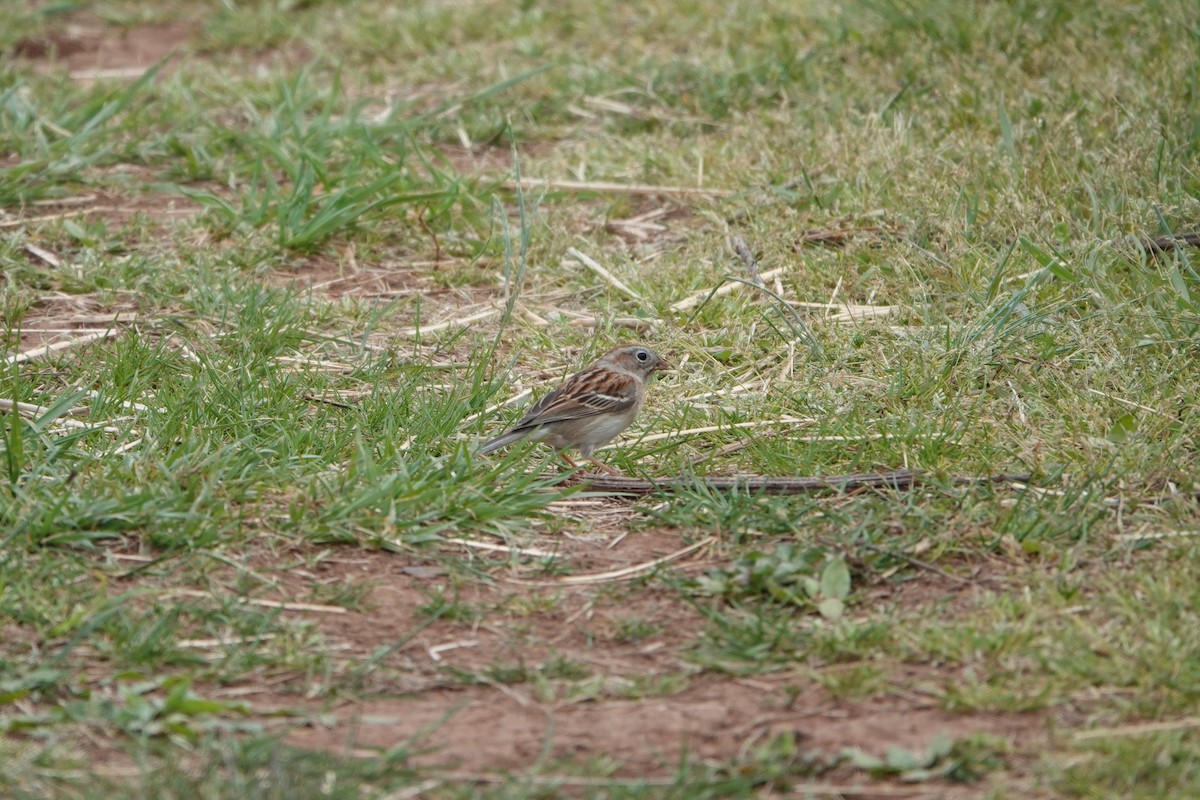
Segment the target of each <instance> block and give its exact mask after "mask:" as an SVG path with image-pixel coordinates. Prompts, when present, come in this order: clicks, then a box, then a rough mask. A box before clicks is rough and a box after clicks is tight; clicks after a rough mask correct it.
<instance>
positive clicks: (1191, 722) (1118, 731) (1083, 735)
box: [1073, 717, 1200, 742]
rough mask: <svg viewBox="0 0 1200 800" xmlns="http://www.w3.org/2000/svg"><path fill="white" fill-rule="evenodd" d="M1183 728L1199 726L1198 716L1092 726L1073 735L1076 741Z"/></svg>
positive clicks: (1199, 719) (1199, 718)
mask: <svg viewBox="0 0 1200 800" xmlns="http://www.w3.org/2000/svg"><path fill="white" fill-rule="evenodd" d="M1183 728H1200V717H1184V718H1183V719H1175V720H1165V721H1163V722H1143V723H1140V724H1137V725H1121V726H1118V727H1116V728H1093V729H1092V730H1090V731H1079V732H1078V733H1076V734H1075V736H1074V737H1073V738H1074V739H1075V741H1077V742H1085V741H1087V740H1088V739H1106V738H1108V737H1110V736H1141V735H1142V734H1145V733H1164V732H1167V731H1177V730H1181V729H1183Z"/></svg>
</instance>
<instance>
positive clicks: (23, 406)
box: [0, 397, 124, 433]
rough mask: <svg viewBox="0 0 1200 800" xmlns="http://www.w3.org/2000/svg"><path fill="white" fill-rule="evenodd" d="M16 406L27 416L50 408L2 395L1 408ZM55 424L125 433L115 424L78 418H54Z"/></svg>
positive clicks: (36, 415) (37, 414) (0, 398)
mask: <svg viewBox="0 0 1200 800" xmlns="http://www.w3.org/2000/svg"><path fill="white" fill-rule="evenodd" d="M13 408H15V409H16V410H17V411H18V412H20V413H22V414H25V415H26V416H31V417H38V416H41V415H42V414H45V413H46V412H47V411H49V410H50V409H49V408H47V407H46V406H38V405H34V404H33V403H22V402H21V401H20V400H8V399H6V398H2V397H0V410H3V411H10V410H12V409H13ZM54 424H55V425H61V426H62V427H64V428H74V429H76V430H92V431H104V432H105V433H124V431H123V430H122V429H120V428H118V427H116V426H114V425H92V424H90V423H87V422H81V421H79V420H77V419H68V418H66V417H60V418H58V419H56V420H54Z"/></svg>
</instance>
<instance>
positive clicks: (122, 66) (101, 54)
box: [15, 12, 196, 80]
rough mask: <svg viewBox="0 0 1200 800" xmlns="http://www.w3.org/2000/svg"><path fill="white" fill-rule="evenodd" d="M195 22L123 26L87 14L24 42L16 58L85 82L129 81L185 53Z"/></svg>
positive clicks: (66, 20)
mask: <svg viewBox="0 0 1200 800" xmlns="http://www.w3.org/2000/svg"><path fill="white" fill-rule="evenodd" d="M195 28H196V26H195V24H194V23H191V22H183V21H180V22H170V23H166V24H162V25H141V26H132V27H123V26H119V25H113V24H112V23H108V22H105V21H104V20H103V19H101V18H100V17H97V16H96V15H94V14H90V13H87V12H81V13H78V14H71V15H69V16H67V17H66V18H65V20H64V21H63V23H62V24H61V25H56V26H54V27H52V28H50V29H48V30H47V31H46V32H45V33H44V34H42V35H40V36H34V37H29V38H26V39H23V40H22V41H20V42H18V43H17V45H16V48H15V50H16V55H17V56H18V57H21V58H24V59H27V60H29V61H32V62H34V63H35V64H36V65H37V66H38V68H39V69H52V68H54V67H56V66H58V67H62V66H65V67H66V68H67V70H68V71H69V72H70V73H71V76H72V77H74V78H78V79H83V80H91V79H95V78H104V77H123V76H125V75H126V73H130V74H133V73H136V72H137V71H139V70H142V69H146V68H148V67H151V66H153V65H154V64H156V63H158V62H159V61H161V60H163V59H164V58H167V57H168V56H170V55H172V54H173V53H179V52H181V51H182V50H184V49H185V48H186V46H187V44H188V42H189V40H190V39H191V36H192V33H193V32H194V31H195Z"/></svg>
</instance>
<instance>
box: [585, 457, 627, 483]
mask: <svg viewBox="0 0 1200 800" xmlns="http://www.w3.org/2000/svg"><path fill="white" fill-rule="evenodd" d="M587 460H588V461H590V462H592V463H593V464H595V465H596V466H597V467H599V468H600V469H602V470H604V471H605V472H607V473H608V474H609V475H616V476H617V477H618V478H624V477H625V476H624V475H622V474H621V473H619V472H617V471H616V470H615V469H613V468H612V467H610V466H609V465H608V464H605V463H604V462H603V461H601V460H600V459H598V458H593V457H592V456H588V457H587Z"/></svg>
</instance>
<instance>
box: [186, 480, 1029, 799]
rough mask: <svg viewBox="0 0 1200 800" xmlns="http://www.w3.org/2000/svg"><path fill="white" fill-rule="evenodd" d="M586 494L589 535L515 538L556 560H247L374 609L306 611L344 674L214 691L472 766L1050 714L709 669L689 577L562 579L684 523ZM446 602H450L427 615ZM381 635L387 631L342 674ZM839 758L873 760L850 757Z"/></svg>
mask: <svg viewBox="0 0 1200 800" xmlns="http://www.w3.org/2000/svg"><path fill="white" fill-rule="evenodd" d="M589 513H592V512H589ZM594 513H596V515H597V521H598V522H599V524H598V525H597V527H596V528H595V529H594V530H592V531H589V533H588V534H586V535H583V536H578V535H572V536H564V535H562V534H546V535H542V536H533V537H530V538H529V539H528V540H527V541H522V542H519V543H516V542H514V543H512V544H513V546H514V547H523V548H526V549H531V548H536V549H538V550H542V551H550V552H556V553H559V554H560V555H561V556H563V559H562V561H563V562H565V563H563V564H561V565H560V566H559V568H558V569H553V568H552V569H551V570H550V571H549V572H547V571H545V568H544V567H539V566H537V565H536V562H531V561H529V560H521V561H512V560H507V559H506V558H505V557H504V556H503V555H499V556H498V555H496V554H495V553H488V552H486V551H475V550H469V552H472V553H476V556H475V558H474V567H475V569H473V570H472V572H473V575H471V576H465V575H464V574H463V573H462V571H461V569H456V567H455V566H454V563H453V562H443V561H442V560H441V557H439V556H438V554H437V553H436V552H424V551H416V552H411V553H385V552H379V551H364V550H355V549H349V548H338V549H335V550H333V551H331V553H327V554H326V555H325V556H324V557H322V558H320V559H319V560H316V561H315V563H311V564H310V565H309V566H307V567H294V566H293V567H289V568H286V569H279V567H278V565H279V564H280V562H287V563H289V564H295V563H296V561H297V558H296V557H297V556H300V557H301V559H303V558H304V557H309V556H313V555H314V552H313V551H312V549H311V548H310V547H309V546H308V545H297V546H285V547H284V548H283V552H274V553H271V554H268V553H266V552H260V553H259V554H257V555H254V556H250V557H249V558H248V562H249V563H250V564H251V565H252V567H253V569H254V570H255V571H256V572H258V573H259V574H263V575H270V576H271V578H272V579H273V580H274V581H275V586H274V588H273V589H272V591H271V592H270V594H269V596H270V597H271V598H274V599H278V600H286V601H295V602H306V601H307V602H311V601H312V600H313V599H314V597H313V594H312V592H313V591H314V588H315V587H321V586H329V585H336V584H339V583H341V584H345V583H352V584H358V585H361V584H368V585H370V586H371V587H372V588H371V590H370V594H369V595H368V597H367V599H366V602H365V606H364V608H363V609H362V610H351V611H348V612H346V613H340V614H319V613H317V614H310V615H308V616H309V618H310V619H311V620H312V621H313V622H314V624H316V625H317V626H318V627H319V629H320V630H321V632H322V633H323V636H324V639H325V641H326V643H327V646H328V647H329V648H330V650H331V652H334V653H336V654H337V659H338V661H339V665H338V666H336V667H335V671H336V672H338V673H339V674H340V675H342V676H343V678H342V679H335V681H334V684H333V685H332V688H333V692H332V693H321V694H318V695H317V696H316V697H306V694H307V695H311V691H309V690H310V689H311V687H309V686H306V685H305V677H304V676H300V675H295V676H293V677H291V678H290V679H289V678H288V677H286V676H280V677H279V678H278V679H273V680H272V683H271V685H270V686H269V687H268V686H258V687H252V686H247V687H244V689H245V691H244V692H243V689H242V688H240V687H236V686H235V687H225V688H223V689H220V690H217V691H216V694H217V695H224V694H226V693H228V692H232V693H233V694H234V695H237V696H243V697H246V699H247V700H249V701H251V702H252V704H253V706H254V707H255V708H256V709H259V710H262V711H264V712H268V711H270V710H271V709H279V708H286V709H290V710H291V711H292V713H299V714H300V715H301V716H302V718H304V719H305V720H306V721H305V722H304V723H302V724H301V725H299V726H298V727H296V728H294V729H293V730H291V732H290V733H289V734H288V735H287V738H286V741H287V742H288V743H290V744H293V745H295V746H298V747H302V748H311V749H319V750H331V751H337V752H344V753H350V754H356V755H366V754H368V753H374V752H380V751H384V750H389V749H392V748H396V747H399V746H404V745H406V744H408V745H410V746H411V748H412V752H413V753H414V755H413V763H414V764H415V765H420V766H424V767H436V768H439V769H457V770H466V771H468V772H471V773H476V772H493V771H522V770H526V769H531V768H535V767H537V766H538V765H539V764H543V763H545V762H546V759H550V760H556V759H563V760H567V761H574V762H583V761H587V760H590V759H597V758H599V759H607V760H611V761H612V763H613V764H614V765H615V768H616V769H617V774H618V775H622V776H643V777H644V776H660V777H663V776H670V775H672V774H674V771H675V770H677V768H678V765H679V763H680V757H681V755H687V756H688V757H689V758H692V759H701V760H704V761H708V762H713V763H730V762H736V761H738V760H741V759H746V758H749V757H751V756H752V754H753V753H754V752H755V750H756V748H759V747H761V746H764V745H766V744H768V743H769V742H770V741H772V740H773V739H775V738H777V737H779V736H785V735H786V736H790V737H793V738H794V739H795V741H796V742H797V745H798V747H800V749H801V750H802V752H804V753H808V754H811V755H812V756H813V758H816V759H818V760H821V759H832V758H833V757H835V756H837V755H838V754H839V753H840V752H841V751H842V750H843V749H845V748H861V749H862V750H864V751H866V752H867V753H870V754H873V755H877V756H879V755H882V754H883V753H884V752H885V751H886V750H887V748H890V747H900V748H904V749H908V750H910V751H913V752H922V751H924V750H925V749H926V748H927V747H928V746H929V744H930V742H931V741H932V740H933V739H934V738H935V737H937V736H938V735H939V734H945V735H949V736H950V737H952V738H955V739H959V738H961V737H965V736H968V735H971V734H977V733H982V734H988V735H991V736H994V737H998V738H1000V739H1003V740H1006V741H1008V742H1010V743H1012V744H1013V746H1014V749H1016V750H1019V751H1021V752H1028V748H1029V747H1030V743H1031V742H1036V741H1043V740H1045V738H1046V736H1047V734H1046V732H1045V724H1046V721H1045V719H1044V718H1043V717H1042V716H1040V715H1036V714H978V713H977V714H953V713H948V712H946V711H944V710H942V708H941V707H940V704H938V703H937V701H936V700H935V699H932V698H930V697H926V696H923V695H921V694H920V693H919V692H915V693H908V692H897V693H887V692H885V693H882V694H879V695H876V696H872V697H869V698H866V699H861V700H846V699H844V698H839V697H835V696H832V695H831V694H830V693H829V692H828V691H826V690H825V689H824V688H822V687H821V686H820V685H819V684H818V683H816V682H815V681H814V680H813V679H812V677H811V674H810V673H809V672H808V671H806V670H805V669H804V668H803V667H797V668H795V669H793V668H780V669H777V670H776V671H772V672H767V673H763V674H757V675H753V676H752V677H746V678H740V677H737V676H734V675H728V674H721V673H716V672H712V671H707V670H703V669H701V668H700V667H698V666H697V665H696V664H695V663H694V662H692V661H690V660H689V657H688V654H689V651H690V649H691V648H692V647H693V646H694V644H695V642H696V641H697V638H698V636H699V635H700V633H701V631H702V630H703V629H704V627H705V621H704V618H703V615H702V614H701V613H700V611H699V610H698V609H696V608H695V607H694V606H693V605H691V604H690V603H689V602H687V600H686V598H684V597H682V596H681V595H680V594H679V593H678V592H677V591H674V590H671V589H668V588H665V587H663V586H662V585H660V584H659V583H658V582H656V581H654V580H650V581H646V580H641V579H637V580H633V581H629V582H619V581H603V582H596V583H586V584H583V585H570V584H559V585H553V584H554V582H555V581H558V580H561V578H564V577H570V578H577V577H579V576H581V575H597V574H601V573H606V572H610V571H612V570H614V569H617V568H621V567H630V566H636V565H638V564H645V563H647V562H649V561H652V560H654V559H656V558H661V557H662V556H664V555H668V554H671V553H674V552H677V551H679V550H680V549H681V548H682V547H683V546H684V545H685V544H687V542H688V540H687V538H686V537H685V536H683V535H682V534H681V533H680V532H677V531H669V530H644V531H643V530H631V531H630V530H628V522H629V516H630V514H631V513H634V509H633V508H631V507H630V506H628V505H627V504H625V503H624V502H619V501H602V502H601V503H600V505H599V506H598V507H597V508H596V509H594ZM622 523H623V524H622ZM626 531H628V532H626ZM710 559H711V556H710V555H709V554H707V553H705V552H703V551H698V552H696V553H694V554H692V555H691V556H690V557H687V558H684V559H681V560H680V561H679V562H678V563H675V564H673V565H672V566H671V567H668V569H686V570H687V571H689V572H693V571H694V570H697V569H703V568H705V567H707V566H708V565H709V564H710ZM542 563H543V564H544V563H545V562H542ZM564 567H569V568H564ZM210 577H213V576H210ZM229 582H230V583H232V578H231V579H230V581H229ZM222 583H225V581H224V580H216V581H214V582H213V584H210V585H220V584H222ZM531 584H537V585H531ZM929 584H934V585H936V588H931V586H930V585H929ZM960 589H961V587H959V586H957V585H946V584H943V583H942V582H941V581H939V580H938V579H937V578H936V576H929V580H927V581H926V580H921V579H916V580H913V581H910V582H908V583H906V584H902V585H899V586H897V587H895V588H894V589H892V588H888V587H884V586H880V587H878V591H877V592H876V593H875V594H874V596H873V597H874V599H875V600H883V599H891V600H897V599H901V598H903V599H905V600H914V601H916V600H917V599H918V598H920V599H921V601H922V602H931V603H935V604H941V603H944V602H946V601H949V602H951V603H954V602H962V601H964V600H965V597H964V596H966V595H970V594H972V592H973V590H970V589H967V590H966V591H961V590H960ZM439 603H442V604H443V605H444V604H450V605H452V606H453V608H454V611H453V613H449V614H446V615H445V616H442V617H439V618H436V619H433V620H432V621H430V617H431V615H432V614H434V613H435V611H434V609H436V608H437V607H438V604H439ZM286 613H305V612H304V611H303V610H299V609H298V610H297V611H296V612H286ZM386 648H394V649H393V650H392V651H391V652H388V653H387V655H386V656H385V657H383V658H382V659H379V660H378V661H377V662H376V663H375V664H374V665H373V666H372V667H371V668H370V669H369V670H368V671H366V672H365V673H363V674H361V675H359V677H358V678H355V679H352V678H351V677H350V676H352V675H353V674H354V673H355V670H356V669H358V668H359V667H361V665H362V664H363V663H364V662H366V661H368V660H370V659H372V658H373V654H378V653H380V652H381V651H382V649H386ZM913 669H914V670H917V671H920V670H918V668H916V667H914V668H913ZM922 669H923V668H922ZM926 673H929V670H925V672H922V673H921V674H919V675H918V674H916V673H914V675H913V676H911V677H912V678H913V682H914V683H928V682H933V683H936V682H938V681H941V680H949V679H950V676H946V675H940V674H937V673H936V671H933V673H931V674H926ZM322 697H324V698H336V699H333V700H330V699H325V700H323V701H322V700H321V699H320V698H322ZM331 703H332V705H331ZM831 775H832V776H836V777H838V779H841V780H862V779H863V777H864V776H863V773H861V772H858V771H855V770H853V769H852V768H850V767H848V766H841V767H837V768H836V769H835V770H834V771H833V772H830V773H826V774H825V777H829V776H831ZM947 796H956V797H957V796H968V794H961V793H958V790H955V792H954V793H953V794H949V795H947Z"/></svg>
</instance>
